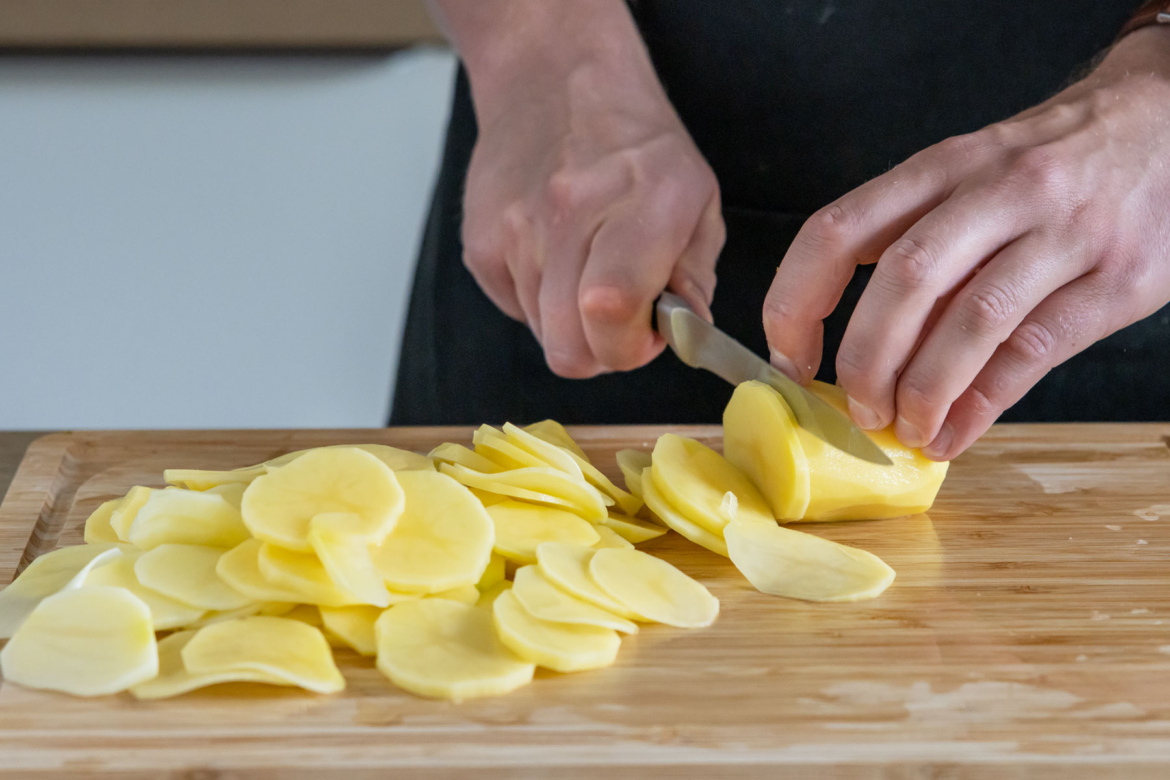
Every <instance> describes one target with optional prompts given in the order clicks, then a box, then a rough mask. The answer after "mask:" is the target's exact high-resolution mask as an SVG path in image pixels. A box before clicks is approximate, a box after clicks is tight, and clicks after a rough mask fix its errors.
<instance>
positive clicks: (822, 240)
mask: <svg viewBox="0 0 1170 780" xmlns="http://www.w3.org/2000/svg"><path fill="white" fill-rule="evenodd" d="M856 225H857V219H856V217H855V215H854V214H853V212H852V211H851V210H850V209H848V208H847V207H846V206H844V205H842V204H841V203H840V202H837V203H830V204H829V205H828V206H825V207H824V208H822V209H819V210H818V211H816V212H815V213H814V214H813V215H812V216H811V217H809V219H808V221H807V222H806V223H805V224H804V227H802V228H801V231H800V232H801V233H803V234H804V237H805V240H807V241H809V242H810V243H812V244H813V246H814V248H820V247H834V246H839V245H841V244H842V243H844V241H845V240H847V238H848V236H849V234H850V233H852V232H853V230H854V228H855V226H856Z"/></svg>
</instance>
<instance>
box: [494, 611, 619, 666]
mask: <svg viewBox="0 0 1170 780" xmlns="http://www.w3.org/2000/svg"><path fill="white" fill-rule="evenodd" d="M492 614H493V616H494V618H495V624H496V631H497V632H499V635H500V641H502V642H503V643H504V644H505V645H507V646H508V647H509V648H510V649H511V650H512V652H514V653H516V655H518V656H519V657H521V658H523V659H524V660H526V661H530V662H532V663H534V664H536V665H538V666H543V667H545V668H546V669H552V670H553V671H554V672H580V671H584V670H586V669H601V668H603V667H606V666H610V665H612V664H613V662H614V661H615V660H616V659H617V653H618V648H619V647H621V643H622V641H621V638H620V637H618V635H617V632H615V631H614V630H613V629H611V628H602V627H600V626H594V625H587V624H583V623H552V622H550V621H547V620H541V619H540V618H537V617H533V615H532V613H530V612H529V611H528V610H526V609H525V608H524V605H523V604H521V603H520V601H519V600H518V599H517V598H516V594H515V592H514V591H507V592H505V593H501V594H500V597H499V598H497V599H496V601H495V603H494V604H493V605H492Z"/></svg>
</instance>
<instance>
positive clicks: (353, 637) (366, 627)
mask: <svg viewBox="0 0 1170 780" xmlns="http://www.w3.org/2000/svg"><path fill="white" fill-rule="evenodd" d="M383 612H385V610H384V609H381V608H380V607H371V606H369V605H368V604H358V605H356V606H353V607H321V620H322V621H324V623H325V630H326V631H328V632H329V633H331V634H333V635H334V636H336V637H337V638H338V639H340V640H341V641H342V642H344V643H345V645H346V646H347V647H350V648H352V649H353V650H355V651H357V652H358V653H360V654H361V655H376V654H377V652H378V644H377V642H376V641H375V640H374V623H375V622H376V621H377V620H378V618H380V617H381V616H382V613H383Z"/></svg>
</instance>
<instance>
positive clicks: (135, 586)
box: [82, 552, 207, 631]
mask: <svg viewBox="0 0 1170 780" xmlns="http://www.w3.org/2000/svg"><path fill="white" fill-rule="evenodd" d="M141 555H143V553H141V552H133V553H128V554H124V555H121V556H119V557H117V558H114V559H112V560H110V561H109V562H108V563H104V564H102V565H101V566H95V567H94V568H93V570H92V571H90V573H89V574H88V575H87V576H86V578H85V583H84V584H83V585H82V588H83V589H84V588H92V587H112V588H125V589H126V590H128V591H129V592H130V593H133V594H134V595H135V596H137V597H138V598H139V599H141V600H142V602H143V603H144V604H146V606H147V607H148V608H149V609H150V621H151V623H152V624H153V625H154V630H155V631H169V630H170V629H172V628H183V627H185V626H186V625H187V624H189V623H192V622H194V621H196V620H198V619H199V618H201V617H203V616H204V615H205V614H206V613H207V610H206V609H200V608H198V607H193V606H191V605H189V604H184V603H183V602H181V601H176V600H175V599H172V598H170V597H169V596H164V595H163V594H161V593H159V592H157V591H154V590H151V589H150V588H148V587H146V586H145V585H143V584H142V583H140V582H139V581H138V575H136V574H135V573H134V564H135V563H137V560H138V558H139V557H140V556H141Z"/></svg>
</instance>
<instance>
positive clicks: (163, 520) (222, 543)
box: [127, 488, 248, 550]
mask: <svg viewBox="0 0 1170 780" xmlns="http://www.w3.org/2000/svg"><path fill="white" fill-rule="evenodd" d="M247 538H248V529H247V528H245V527H244V520H243V518H242V517H241V516H240V510H239V508H237V507H235V506H233V505H232V502H231V500H230V498H229V497H228V496H225V495H223V494H221V493H211V492H205V493H201V492H199V491H197V490H183V489H181V488H174V489H171V490H153V491H151V493H150V496H149V497H148V498H147V500H146V501H145V502H144V503H143V504H142V507H141V508H140V509H139V510H138V512H137V514H136V515H135V516H134V521H133V522H132V523H131V525H130V529H129V532H128V534H127V539H128V540H129V541H130V543H131V544H133V545H135V546H137V547H140V548H142V549H143V550H150V549H153V548H155V547H158V546H159V545H160V544H198V545H203V546H206V547H223V548H228V547H235V546H236V545H237V544H239V543H240V542H242V541H244V540H245V539H247Z"/></svg>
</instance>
